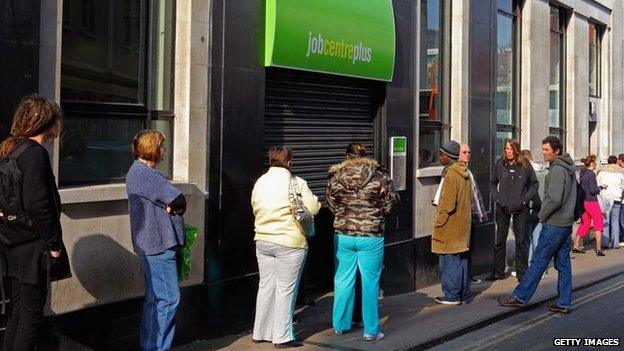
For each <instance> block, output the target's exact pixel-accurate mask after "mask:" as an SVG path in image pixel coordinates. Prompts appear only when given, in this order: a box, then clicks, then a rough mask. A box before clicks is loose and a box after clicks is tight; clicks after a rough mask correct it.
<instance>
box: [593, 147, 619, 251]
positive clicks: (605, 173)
mask: <svg viewBox="0 0 624 351" xmlns="http://www.w3.org/2000/svg"><path fill="white" fill-rule="evenodd" d="M607 163H608V164H607V165H606V166H604V167H602V168H601V169H600V171H598V177H597V179H596V180H597V183H598V184H599V185H603V186H604V185H606V187H605V188H604V189H603V190H602V191H601V192H600V195H599V197H598V198H599V200H600V204H601V205H602V210H603V216H604V217H605V218H606V219H605V228H604V232H603V235H604V237H605V240H603V241H602V243H603V244H602V245H603V248H608V247H610V248H614V249H619V248H620V246H619V244H620V225H619V223H620V209H621V207H622V192H623V191H624V171H622V169H621V168H620V167H619V166H618V165H617V157H616V156H615V155H611V156H609V158H608V159H607Z"/></svg>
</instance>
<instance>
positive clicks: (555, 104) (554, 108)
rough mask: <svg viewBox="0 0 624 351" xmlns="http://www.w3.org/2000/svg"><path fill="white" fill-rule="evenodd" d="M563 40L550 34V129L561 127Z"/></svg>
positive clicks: (553, 33)
mask: <svg viewBox="0 0 624 351" xmlns="http://www.w3.org/2000/svg"><path fill="white" fill-rule="evenodd" d="M561 46H562V38H561V34H559V33H557V32H550V84H549V88H548V121H549V126H550V127H558V128H559V127H561V65H562V62H561V53H562V50H561V49H562V47H561Z"/></svg>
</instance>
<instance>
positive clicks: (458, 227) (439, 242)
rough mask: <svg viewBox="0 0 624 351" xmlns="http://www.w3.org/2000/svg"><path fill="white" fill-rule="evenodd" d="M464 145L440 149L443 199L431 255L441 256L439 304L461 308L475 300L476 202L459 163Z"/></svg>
mask: <svg viewBox="0 0 624 351" xmlns="http://www.w3.org/2000/svg"><path fill="white" fill-rule="evenodd" d="M459 153H460V146H459V144H458V143H457V142H456V141H454V140H451V141H449V142H447V143H446V144H444V146H442V147H441V148H440V164H442V165H443V166H444V170H443V171H442V178H443V179H444V181H443V182H442V186H441V190H440V197H439V201H438V204H437V206H436V208H435V215H434V220H433V235H432V236H431V252H433V253H435V254H438V256H439V265H440V274H441V279H440V280H441V283H442V293H443V296H440V297H436V298H435V301H436V302H437V303H439V304H442V305H451V306H457V305H460V304H461V303H462V302H464V303H469V302H471V301H472V293H471V290H470V282H469V280H468V279H469V278H468V277H469V271H468V257H469V244H470V227H471V203H472V199H473V193H472V185H471V183H470V173H469V172H468V168H467V167H466V164H465V163H463V162H459V161H458V159H459Z"/></svg>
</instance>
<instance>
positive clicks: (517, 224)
mask: <svg viewBox="0 0 624 351" xmlns="http://www.w3.org/2000/svg"><path fill="white" fill-rule="evenodd" d="M528 218H529V210H528V209H524V210H522V212H519V213H513V214H510V213H507V212H505V211H503V210H501V209H500V208H499V207H497V208H496V241H495V243H494V275H495V276H497V277H502V276H504V275H505V266H506V265H505V257H506V251H507V250H506V248H507V234H508V233H509V221H510V220H511V219H513V228H512V229H513V233H514V238H515V239H516V277H517V278H518V281H520V280H522V277H523V276H524V272H526V270H527V266H528V262H527V261H528V249H527V247H526V243H525V241H524V240H525V235H526V225H527V220H528Z"/></svg>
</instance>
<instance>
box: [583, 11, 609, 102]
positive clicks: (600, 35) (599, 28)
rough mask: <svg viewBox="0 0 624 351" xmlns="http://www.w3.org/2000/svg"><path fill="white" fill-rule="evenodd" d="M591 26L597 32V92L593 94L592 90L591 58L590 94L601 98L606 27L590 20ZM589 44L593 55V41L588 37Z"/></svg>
mask: <svg viewBox="0 0 624 351" xmlns="http://www.w3.org/2000/svg"><path fill="white" fill-rule="evenodd" d="M589 26H590V27H594V28H595V33H596V41H595V43H594V45H593V46H594V47H595V48H596V60H595V61H596V62H594V64H595V65H596V82H595V85H596V88H595V90H596V92H595V94H592V92H591V90H592V85H593V84H592V81H591V74H590V73H591V68H592V67H591V65H589V60H587V61H588V70H589V71H588V76H589V78H590V80H589V96H590V97H593V98H597V99H600V98H601V97H602V38H603V35H604V32H605V30H604V27H603V25H601V24H600V23H598V22H594V21H591V20H590V21H589ZM588 34H589V33H588ZM588 45H589V54H590V56H591V52H592V42H591V41H589V38H588Z"/></svg>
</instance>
